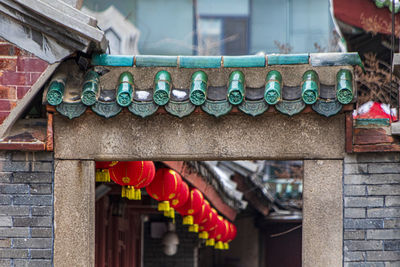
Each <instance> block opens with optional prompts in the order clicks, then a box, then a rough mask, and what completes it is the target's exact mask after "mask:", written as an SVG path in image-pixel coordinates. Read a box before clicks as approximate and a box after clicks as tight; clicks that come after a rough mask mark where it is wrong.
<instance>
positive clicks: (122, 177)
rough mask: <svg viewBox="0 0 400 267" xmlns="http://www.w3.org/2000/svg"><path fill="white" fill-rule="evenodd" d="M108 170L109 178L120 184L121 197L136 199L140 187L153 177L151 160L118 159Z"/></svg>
mask: <svg viewBox="0 0 400 267" xmlns="http://www.w3.org/2000/svg"><path fill="white" fill-rule="evenodd" d="M109 172H110V177H111V179H112V180H113V181H114V182H115V183H117V184H119V185H121V186H122V194H121V196H122V197H126V198H128V199H135V200H138V199H141V192H140V188H143V187H145V186H146V185H148V184H149V183H151V181H152V180H153V179H154V175H155V166H154V163H153V162H152V161H119V162H118V163H117V164H115V165H114V166H112V167H111V168H110V169H109Z"/></svg>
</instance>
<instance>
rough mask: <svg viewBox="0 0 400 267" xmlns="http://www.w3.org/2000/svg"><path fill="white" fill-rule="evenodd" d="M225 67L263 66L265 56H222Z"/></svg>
mask: <svg viewBox="0 0 400 267" xmlns="http://www.w3.org/2000/svg"><path fill="white" fill-rule="evenodd" d="M223 62H224V67H225V68H254V67H265V56H224V57H223Z"/></svg>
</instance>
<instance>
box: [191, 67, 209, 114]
mask: <svg viewBox="0 0 400 267" xmlns="http://www.w3.org/2000/svg"><path fill="white" fill-rule="evenodd" d="M207 82H208V77H207V74H206V73H205V72H203V71H196V72H195V73H193V75H192V84H191V86H190V96H189V99H190V102H192V103H193V105H196V106H200V105H202V104H204V102H205V101H206V98H207Z"/></svg>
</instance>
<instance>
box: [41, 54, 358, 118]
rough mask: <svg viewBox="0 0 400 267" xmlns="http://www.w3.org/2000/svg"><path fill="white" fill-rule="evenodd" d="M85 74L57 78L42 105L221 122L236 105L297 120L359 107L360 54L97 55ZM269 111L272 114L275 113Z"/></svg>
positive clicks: (71, 69)
mask: <svg viewBox="0 0 400 267" xmlns="http://www.w3.org/2000/svg"><path fill="white" fill-rule="evenodd" d="M91 64H92V68H90V69H89V71H87V72H86V73H84V72H82V71H81V70H80V69H79V67H78V66H77V65H76V64H74V63H73V62H70V63H64V68H61V69H60V71H59V72H58V73H57V74H56V75H55V76H54V77H53V79H52V81H51V82H50V83H49V86H48V88H47V89H46V92H45V94H44V103H46V104H49V105H53V106H55V107H56V110H57V111H58V112H59V113H60V114H62V115H65V116H67V117H69V118H70V119H72V118H75V117H79V116H80V115H82V114H83V113H85V111H86V110H87V109H91V110H92V111H93V112H94V113H96V114H98V115H100V116H103V117H105V118H110V117H113V116H116V115H117V114H118V113H120V112H121V111H122V110H123V109H124V108H126V109H127V110H129V111H130V112H131V113H133V114H134V115H137V116H140V117H147V116H150V115H152V114H154V113H156V112H157V110H162V109H161V107H164V109H165V110H166V112H168V113H169V114H171V115H174V116H177V117H180V118H181V117H184V116H187V115H189V114H191V113H192V112H194V111H195V110H196V108H197V110H202V111H203V112H205V113H208V114H210V115H213V116H215V117H219V116H222V115H225V114H227V113H229V112H230V111H231V110H233V109H234V108H235V107H237V109H239V110H240V111H242V112H243V113H245V114H248V115H251V116H257V115H260V114H263V113H264V112H266V111H267V110H268V109H269V107H270V106H273V107H274V108H275V109H276V110H278V111H279V112H280V113H283V114H286V115H290V116H292V115H295V114H297V113H300V112H301V111H303V110H304V109H305V108H306V106H307V105H308V106H310V107H311V108H312V109H313V110H314V111H315V112H316V113H318V114H320V115H323V116H326V117H329V116H332V115H335V114H337V113H339V112H340V111H341V110H342V108H343V106H345V105H347V104H351V103H354V102H355V101H356V96H357V94H356V88H355V86H354V79H353V67H354V65H361V60H360V58H359V56H358V54H357V53H316V54H299V55H275V54H274V55H266V56H264V55H262V56H142V55H141V56H112V55H105V54H102V55H95V56H94V57H93V59H92V62H91ZM270 110H271V109H270Z"/></svg>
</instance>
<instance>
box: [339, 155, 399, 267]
mask: <svg viewBox="0 0 400 267" xmlns="http://www.w3.org/2000/svg"><path fill="white" fill-rule="evenodd" d="M343 190H344V191H343V192H344V222H343V228H344V244H343V250H344V251H343V258H344V266H345V267H361V266H363V267H365V266H374V267H393V266H397V267H399V266H400V154H398V153H393V154H390V153H385V154H375V153H371V154H370V153H368V154H355V155H348V156H346V158H345V161H344V187H343Z"/></svg>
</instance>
